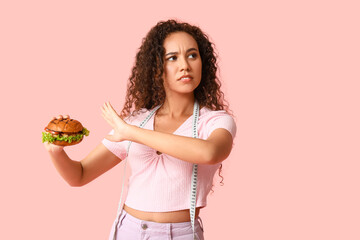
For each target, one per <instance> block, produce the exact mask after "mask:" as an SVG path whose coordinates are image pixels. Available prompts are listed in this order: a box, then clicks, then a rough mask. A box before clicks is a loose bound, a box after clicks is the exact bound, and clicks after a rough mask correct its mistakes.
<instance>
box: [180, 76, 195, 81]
mask: <svg viewBox="0 0 360 240" xmlns="http://www.w3.org/2000/svg"><path fill="white" fill-rule="evenodd" d="M182 78H190V80H192V79H193V77H192V76H191V75H183V76H181V77H180V78H179V79H178V80H179V81H180V80H181V79H182ZM188 81H189V80H188Z"/></svg>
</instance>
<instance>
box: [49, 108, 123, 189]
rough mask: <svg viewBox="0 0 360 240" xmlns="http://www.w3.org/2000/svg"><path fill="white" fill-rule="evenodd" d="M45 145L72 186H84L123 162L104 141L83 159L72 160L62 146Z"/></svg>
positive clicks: (62, 174) (54, 162) (60, 172)
mask: <svg viewBox="0 0 360 240" xmlns="http://www.w3.org/2000/svg"><path fill="white" fill-rule="evenodd" d="M57 118H59V119H60V118H63V116H61V115H60V116H58V117H57ZM64 118H69V116H64ZM44 146H45V148H46V150H47V151H48V153H49V155H50V158H51V160H52V162H53V164H54V166H55V168H56V169H57V171H58V172H59V174H60V175H61V176H62V177H63V178H64V180H65V181H66V182H67V183H68V184H69V185H71V186H83V185H85V184H87V183H89V182H91V181H92V180H94V179H95V178H97V177H98V176H100V175H101V174H103V173H105V172H106V171H108V170H109V169H111V168H113V167H114V166H115V165H117V164H118V163H119V162H121V159H120V158H118V157H117V156H115V155H114V154H113V153H112V152H110V151H109V150H108V149H107V148H106V147H105V146H104V145H103V144H102V143H101V144H99V145H98V146H97V147H96V148H95V149H94V150H92V152H90V153H89V154H88V155H87V156H86V157H85V158H84V159H83V160H81V161H74V160H71V159H70V158H69V156H68V155H67V154H66V152H65V151H64V147H62V146H57V145H54V144H50V143H48V142H45V143H44Z"/></svg>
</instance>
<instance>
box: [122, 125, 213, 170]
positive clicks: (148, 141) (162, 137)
mask: <svg viewBox="0 0 360 240" xmlns="http://www.w3.org/2000/svg"><path fill="white" fill-rule="evenodd" d="M128 131H129V136H131V137H130V139H129V140H130V141H133V142H137V143H140V144H144V145H147V146H149V147H151V148H153V149H156V150H157V151H159V152H162V153H165V154H168V155H170V156H173V157H175V158H178V159H181V160H183V161H187V162H191V163H197V164H214V163H215V162H216V161H215V160H214V159H215V157H214V156H215V155H216V154H215V153H216V145H215V144H213V143H211V142H209V141H206V140H203V139H199V138H192V137H184V136H179V135H174V134H169V133H162V132H157V131H152V130H147V129H142V128H139V127H136V126H130V127H129V129H128Z"/></svg>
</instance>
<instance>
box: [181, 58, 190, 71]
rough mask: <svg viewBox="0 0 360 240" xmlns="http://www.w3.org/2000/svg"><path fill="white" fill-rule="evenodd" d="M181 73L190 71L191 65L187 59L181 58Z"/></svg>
mask: <svg viewBox="0 0 360 240" xmlns="http://www.w3.org/2000/svg"><path fill="white" fill-rule="evenodd" d="M180 71H181V72H182V71H190V65H189V63H188V61H187V59H186V58H181V60H180Z"/></svg>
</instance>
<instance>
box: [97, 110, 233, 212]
mask: <svg viewBox="0 0 360 240" xmlns="http://www.w3.org/2000/svg"><path fill="white" fill-rule="evenodd" d="M150 111H151V110H146V109H145V110H143V111H141V113H140V114H138V115H135V116H133V117H131V118H127V119H126V120H125V121H126V122H127V123H129V124H132V125H136V126H139V125H140V123H141V122H142V121H143V120H144V119H145V118H146V116H147V115H148V114H149V113H150ZM192 119H193V117H192V116H191V117H189V118H188V119H187V120H186V121H185V122H184V123H183V124H182V125H181V126H180V127H179V128H178V129H177V130H176V131H175V132H174V133H173V134H176V135H181V136H188V137H192V131H191V130H192ZM153 126H154V116H152V117H151V119H150V120H149V121H148V122H147V124H146V125H145V126H144V128H145V129H150V130H153V129H154V128H153ZM217 128H224V129H226V130H228V131H229V132H230V133H231V135H232V137H233V138H234V137H235V134H236V124H235V121H234V119H233V118H232V117H231V115H229V114H228V113H227V112H226V111H212V110H210V109H208V108H206V107H203V108H202V109H200V116H199V120H198V132H199V138H201V139H207V138H208V137H209V136H210V134H211V133H212V132H213V131H214V130H215V129H217ZM110 134H113V130H112V131H111V132H110ZM102 143H103V144H104V145H105V146H106V147H107V148H108V149H109V150H110V151H111V152H112V153H114V154H115V155H116V156H117V157H119V158H120V159H122V160H124V159H125V157H126V149H127V146H128V143H129V142H128V141H123V142H111V141H109V140H107V139H103V141H102ZM128 162H129V165H130V167H131V176H130V178H129V182H128V193H127V197H126V200H125V204H126V205H127V206H129V207H131V208H134V209H137V210H140V211H147V212H169V211H177V210H183V209H189V208H190V187H191V186H190V185H191V174H192V165H193V164H192V163H189V162H185V161H182V160H180V159H177V158H174V157H172V156H169V155H167V154H161V155H158V154H157V153H156V150H154V149H152V148H150V147H148V146H145V145H142V144H138V143H135V142H133V143H132V144H131V147H130V150H129V154H128ZM220 164H221V163H218V164H215V165H204V164H198V183H197V196H196V207H205V206H206V198H207V195H208V194H209V192H210V190H211V187H212V183H213V177H214V174H215V172H216V170H217V169H218V168H219V166H220Z"/></svg>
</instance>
